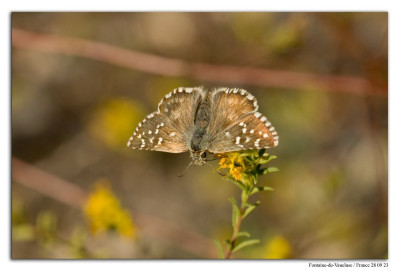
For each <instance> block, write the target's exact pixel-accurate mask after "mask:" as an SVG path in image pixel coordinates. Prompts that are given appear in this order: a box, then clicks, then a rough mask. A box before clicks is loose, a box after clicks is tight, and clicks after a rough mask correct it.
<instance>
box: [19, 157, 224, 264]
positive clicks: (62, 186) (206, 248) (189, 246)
mask: <svg viewBox="0 0 400 271" xmlns="http://www.w3.org/2000/svg"><path fill="white" fill-rule="evenodd" d="M12 180H13V181H15V182H17V183H19V184H21V185H23V186H25V187H28V188H30V189H32V190H34V191H36V192H38V193H40V194H42V195H45V196H47V197H50V198H52V199H55V200H57V201H60V202H62V203H64V204H67V205H69V206H71V207H74V208H78V209H81V208H82V206H83V204H84V202H85V201H86V198H87V196H88V193H87V192H86V191H85V190H84V189H82V188H80V187H78V186H76V185H75V184H72V183H70V182H68V181H66V180H63V179H61V178H59V177H57V176H54V175H52V174H50V173H47V172H45V171H44V170H41V169H39V168H37V167H35V166H32V165H30V164H28V163H25V162H23V161H21V160H20V159H18V158H15V157H13V158H12ZM132 217H133V219H134V221H135V223H136V224H137V225H138V227H139V230H140V232H141V233H143V234H147V235H149V236H152V237H155V238H159V239H162V240H165V241H167V242H168V243H170V244H172V245H174V246H176V247H179V248H180V249H183V250H185V251H188V252H190V253H192V254H194V255H198V256H200V257H205V258H215V257H216V254H215V253H214V252H215V247H214V244H213V242H212V241H211V240H209V239H207V238H205V237H203V236H201V235H200V234H198V233H195V232H193V231H189V230H187V229H184V228H181V227H179V226H176V225H173V224H171V223H169V222H167V221H164V220H162V219H159V218H157V217H154V216H151V215H148V214H145V213H142V212H139V211H136V210H135V211H132Z"/></svg>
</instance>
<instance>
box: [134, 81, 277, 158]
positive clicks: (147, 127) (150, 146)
mask: <svg viewBox="0 0 400 271" xmlns="http://www.w3.org/2000/svg"><path fill="white" fill-rule="evenodd" d="M203 103H207V104H209V105H210V106H209V107H207V108H208V109H207V110H209V112H208V113H207V114H210V116H211V118H210V122H209V123H208V126H207V129H206V131H207V134H208V135H207V137H205V138H207V139H206V140H209V142H206V143H207V144H206V145H207V146H208V149H207V151H210V152H212V153H223V152H230V151H239V150H247V149H264V148H269V147H274V146H276V145H278V138H279V137H278V134H277V132H276V131H275V128H274V127H273V126H272V125H271V123H270V122H269V121H268V120H267V118H266V117H265V116H263V115H262V114H261V113H259V112H258V111H257V110H258V104H257V100H256V98H255V97H254V96H253V95H251V94H250V93H249V92H247V91H246V90H243V89H230V88H219V89H215V90H213V91H212V92H211V93H208V92H207V91H206V90H204V89H202V88H201V87H198V88H178V89H175V90H173V91H172V92H170V93H168V94H167V95H166V96H165V97H164V98H163V99H162V100H161V101H160V103H159V105H158V110H157V111H156V112H153V113H151V114H149V115H148V116H147V117H146V118H145V119H144V120H143V121H142V122H140V123H139V124H138V127H137V128H136V130H135V132H134V133H133V135H132V137H131V138H130V139H129V142H128V146H129V147H131V148H133V149H139V150H155V151H163V152H171V153H180V152H185V151H188V150H190V142H191V139H192V136H193V131H194V130H195V129H196V123H195V120H196V114H197V113H198V112H197V110H198V108H199V106H200V105H201V104H203ZM204 151H206V150H204Z"/></svg>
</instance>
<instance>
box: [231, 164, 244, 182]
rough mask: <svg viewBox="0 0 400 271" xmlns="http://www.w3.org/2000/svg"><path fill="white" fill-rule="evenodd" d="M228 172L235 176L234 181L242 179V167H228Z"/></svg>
mask: <svg viewBox="0 0 400 271" xmlns="http://www.w3.org/2000/svg"><path fill="white" fill-rule="evenodd" d="M229 173H230V174H231V175H232V177H233V178H235V180H236V181H240V180H241V179H242V173H243V168H242V167H233V168H231V169H230V171H229Z"/></svg>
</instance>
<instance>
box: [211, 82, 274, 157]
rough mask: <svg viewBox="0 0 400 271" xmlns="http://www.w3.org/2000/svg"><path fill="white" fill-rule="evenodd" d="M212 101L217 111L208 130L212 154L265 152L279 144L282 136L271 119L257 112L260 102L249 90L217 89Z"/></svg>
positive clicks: (213, 114)
mask: <svg viewBox="0 0 400 271" xmlns="http://www.w3.org/2000/svg"><path fill="white" fill-rule="evenodd" d="M212 102H213V104H214V105H213V108H214V112H213V113H212V116H213V117H212V121H211V123H210V125H209V131H208V132H209V133H210V135H211V140H210V146H209V148H208V150H209V151H210V152H212V153H224V152H231V151H239V150H250V149H265V148H270V147H274V146H277V145H278V140H279V136H278V133H277V132H276V130H275V128H274V127H273V126H272V125H271V123H270V122H269V121H268V119H267V118H266V117H265V116H263V115H262V114H261V113H260V112H257V110H258V104H257V100H256V98H255V97H254V96H253V95H251V94H250V93H249V92H247V91H246V90H243V89H218V90H215V91H214V95H213V98H212Z"/></svg>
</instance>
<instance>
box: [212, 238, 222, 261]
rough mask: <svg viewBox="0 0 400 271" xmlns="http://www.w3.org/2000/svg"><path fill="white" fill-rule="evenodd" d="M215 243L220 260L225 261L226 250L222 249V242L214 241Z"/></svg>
mask: <svg viewBox="0 0 400 271" xmlns="http://www.w3.org/2000/svg"><path fill="white" fill-rule="evenodd" d="M213 241H214V243H215V246H216V247H217V251H218V258H220V259H223V258H224V250H223V249H222V245H221V243H220V241H218V240H215V239H214V240H213Z"/></svg>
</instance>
